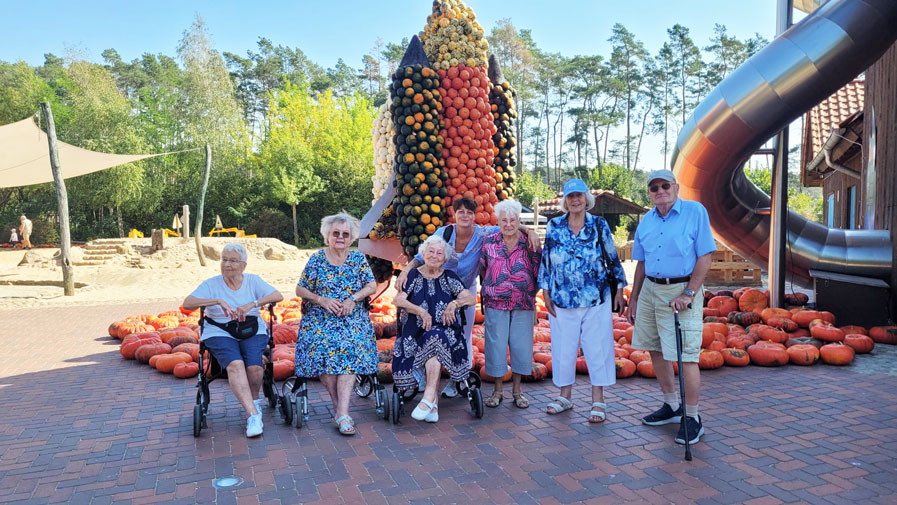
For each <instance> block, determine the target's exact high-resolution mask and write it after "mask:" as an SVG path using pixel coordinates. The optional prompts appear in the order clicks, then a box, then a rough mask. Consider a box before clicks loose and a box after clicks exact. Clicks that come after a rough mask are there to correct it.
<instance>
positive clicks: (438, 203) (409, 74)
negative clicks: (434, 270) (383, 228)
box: [389, 36, 446, 258]
mask: <svg viewBox="0 0 897 505" xmlns="http://www.w3.org/2000/svg"><path fill="white" fill-rule="evenodd" d="M439 85H440V81H439V79H438V78H437V77H436V73H435V72H434V71H433V69H432V68H431V67H430V63H429V62H428V61H427V57H426V55H425V54H424V52H423V48H422V47H421V43H420V39H418V38H417V36H414V37H413V38H412V39H411V43H410V44H409V45H408V49H407V50H406V51H405V56H404V57H403V58H402V62H401V63H400V64H399V68H398V69H396V72H395V74H394V75H393V82H392V85H391V87H390V100H391V102H390V106H389V110H390V113H391V114H392V119H393V122H394V124H395V130H396V134H395V136H394V137H393V142H394V144H395V150H396V157H395V170H396V179H395V182H394V184H395V188H396V198H395V199H394V200H393V204H392V206H393V210H394V212H395V215H396V218H397V219H398V228H399V235H400V240H401V244H402V249H403V251H404V252H405V255H406V256H407V257H409V258H411V257H413V256H414V255H415V254H416V253H417V248H418V245H420V243H421V242H423V241H424V240H426V239H427V237H429V236H430V235H431V234H432V233H433V232H434V231H436V228H437V227H439V226H441V225H442V223H443V222H444V220H445V214H444V210H443V209H444V205H443V203H444V202H443V199H444V198H445V196H446V188H445V172H444V171H443V169H442V167H443V163H442V137H441V136H440V130H441V129H442V122H441V121H440V116H439V111H440V110H441V108H442V104H441V102H440V91H439Z"/></svg>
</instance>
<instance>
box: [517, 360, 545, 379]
mask: <svg viewBox="0 0 897 505" xmlns="http://www.w3.org/2000/svg"><path fill="white" fill-rule="evenodd" d="M547 376H548V369H547V368H545V365H543V364H542V363H533V371H532V373H531V374H529V375H523V376H521V377H520V380H522V381H523V382H537V381H541V380H544V379H545V377H547Z"/></svg>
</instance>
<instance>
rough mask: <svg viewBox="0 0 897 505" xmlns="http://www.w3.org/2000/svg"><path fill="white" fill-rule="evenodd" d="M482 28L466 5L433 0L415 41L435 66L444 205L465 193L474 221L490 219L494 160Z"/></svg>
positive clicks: (493, 220)
mask: <svg viewBox="0 0 897 505" xmlns="http://www.w3.org/2000/svg"><path fill="white" fill-rule="evenodd" d="M484 34H485V31H484V30H483V27H482V26H480V24H479V23H477V21H476V16H475V15H474V13H473V10H472V9H471V8H470V7H467V6H466V5H465V4H464V3H463V2H461V1H460V0H434V2H433V13H432V14H431V15H430V16H428V17H427V26H426V27H425V28H424V31H423V32H421V36H420V37H421V40H422V41H423V44H424V49H425V50H426V52H427V57H428V58H429V60H430V61H432V62H433V66H434V67H435V68H436V69H437V72H438V75H439V79H440V83H441V86H440V88H439V92H440V97H441V100H442V120H443V123H444V127H443V129H442V130H441V132H440V133H441V136H442V138H443V139H444V145H443V151H442V157H443V159H444V161H445V169H446V171H447V172H448V181H449V184H448V188H447V198H446V202H445V203H446V205H449V204H450V203H451V201H452V199H454V198H460V197H462V196H469V197H471V198H473V199H474V200H475V201H476V202H477V213H476V222H477V223H478V224H481V225H488V224H496V222H497V220H496V218H495V216H494V215H493V205H494V204H495V203H498V198H497V196H496V180H495V170H494V169H493V162H494V156H495V151H494V148H495V146H494V144H493V141H492V136H493V135H494V134H495V123H494V122H493V121H492V114H491V107H490V104H489V93H490V90H491V87H492V84H491V82H490V81H489V76H488V75H487V69H486V54H487V53H486V51H487V49H488V47H489V45H488V43H487V42H486V39H485V38H484Z"/></svg>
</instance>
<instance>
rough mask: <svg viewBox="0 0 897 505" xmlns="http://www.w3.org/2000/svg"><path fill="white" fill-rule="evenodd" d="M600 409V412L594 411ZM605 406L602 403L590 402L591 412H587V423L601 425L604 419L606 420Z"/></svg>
mask: <svg viewBox="0 0 897 505" xmlns="http://www.w3.org/2000/svg"><path fill="white" fill-rule="evenodd" d="M595 409H601V410H595ZM606 410H607V404H606V403H604V402H592V410H590V411H589V422H590V423H595V424H597V423H603V422H604V420H605V419H607V413H606ZM593 417H597V418H598V419H600V421H592V418H593Z"/></svg>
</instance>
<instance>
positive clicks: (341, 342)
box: [296, 212, 377, 435]
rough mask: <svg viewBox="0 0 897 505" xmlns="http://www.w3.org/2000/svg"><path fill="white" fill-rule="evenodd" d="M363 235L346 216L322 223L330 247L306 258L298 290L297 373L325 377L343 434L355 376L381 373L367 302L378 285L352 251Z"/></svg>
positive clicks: (350, 430)
mask: <svg viewBox="0 0 897 505" xmlns="http://www.w3.org/2000/svg"><path fill="white" fill-rule="evenodd" d="M359 231H360V230H359V224H358V220H357V219H355V218H354V217H352V216H350V215H348V214H346V213H342V212H341V213H339V214H336V215H333V216H327V217H325V218H324V219H322V220H321V235H323V236H324V243H325V244H326V245H327V247H325V248H324V249H321V250H320V251H318V252H316V253H315V254H313V255H312V256H311V257H310V258H309V259H308V263H306V265H305V269H304V270H303V271H302V277H300V278H299V283H298V285H297V286H296V295H298V296H300V297H302V322H301V323H300V326H299V332H298V338H297V340H296V375H298V376H300V377H320V378H321V383H322V384H324V387H325V388H327V392H328V393H330V398H331V399H332V400H333V411H334V418H335V419H334V421H335V422H336V425H337V427H338V428H339V432H340V433H342V434H343V435H354V434H355V421H353V420H352V417H350V416H349V399H350V398H351V397H352V388H353V387H354V386H355V375H356V374H364V375H368V374H373V373H376V372H377V346H376V344H375V343H374V326H373V325H372V324H371V316H370V314H368V311H367V309H366V308H365V304H364V299H365V298H367V297H368V296H370V295H372V294H374V291H375V290H376V288H377V284H376V282H374V274H373V273H371V268H370V267H369V266H368V262H367V259H365V257H364V254H362V253H360V252H358V251H352V250H350V249H349V246H350V245H352V242H354V241H355V239H356V238H358V233H359Z"/></svg>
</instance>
